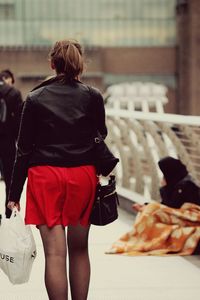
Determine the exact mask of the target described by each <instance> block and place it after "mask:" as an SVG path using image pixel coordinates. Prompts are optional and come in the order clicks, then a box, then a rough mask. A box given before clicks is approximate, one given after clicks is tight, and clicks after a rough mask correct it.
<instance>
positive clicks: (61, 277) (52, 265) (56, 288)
mask: <svg viewBox="0 0 200 300" xmlns="http://www.w3.org/2000/svg"><path fill="white" fill-rule="evenodd" d="M38 228H39V230H40V235H41V238H42V242H43V246H44V254H45V285H46V289H47V293H48V296H49V299H50V300H67V299H68V286H67V272H66V256H67V248H66V237H65V229H64V228H63V226H62V225H57V226H54V227H52V228H48V227H47V226H46V225H40V226H38Z"/></svg>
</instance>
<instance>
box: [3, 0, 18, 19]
mask: <svg viewBox="0 0 200 300" xmlns="http://www.w3.org/2000/svg"><path fill="white" fill-rule="evenodd" d="M14 18H15V4H14V3H6V2H5V3H1V2H0V20H1V21H2V20H13V19H14Z"/></svg>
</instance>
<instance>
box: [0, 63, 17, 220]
mask: <svg viewBox="0 0 200 300" xmlns="http://www.w3.org/2000/svg"><path fill="white" fill-rule="evenodd" d="M14 83H15V78H14V75H13V73H12V72H11V71H10V70H8V69H7V70H3V71H1V72H0V161H1V163H0V167H1V170H0V172H1V177H2V179H3V180H4V181H5V186H6V201H5V203H6V206H5V207H6V211H5V213H6V217H7V218H9V217H10V214H11V211H10V209H8V208H7V200H8V190H9V185H10V181H11V174H12V167H13V163H14V159H15V151H16V139H17V133H18V126H19V116H20V109H21V105H22V97H21V93H20V91H19V90H17V89H16V88H15V87H14Z"/></svg>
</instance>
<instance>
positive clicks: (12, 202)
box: [7, 201, 20, 211]
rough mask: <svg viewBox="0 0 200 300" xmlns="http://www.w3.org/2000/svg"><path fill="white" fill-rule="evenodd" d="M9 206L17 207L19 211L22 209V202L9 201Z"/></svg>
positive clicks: (11, 207)
mask: <svg viewBox="0 0 200 300" xmlns="http://www.w3.org/2000/svg"><path fill="white" fill-rule="evenodd" d="M7 207H8V208H9V209H11V210H13V208H14V207H16V208H17V209H18V211H20V204H19V203H18V202H14V201H9V202H8V204H7Z"/></svg>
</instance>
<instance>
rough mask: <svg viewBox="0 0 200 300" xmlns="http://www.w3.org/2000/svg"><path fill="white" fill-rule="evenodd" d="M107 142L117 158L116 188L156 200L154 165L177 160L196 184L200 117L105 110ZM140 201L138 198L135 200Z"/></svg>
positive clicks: (199, 177)
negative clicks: (167, 157)
mask: <svg viewBox="0 0 200 300" xmlns="http://www.w3.org/2000/svg"><path fill="white" fill-rule="evenodd" d="M106 115H107V125H108V129H109V136H108V138H107V142H108V144H109V146H110V147H111V149H112V150H113V152H114V153H115V154H116V155H117V156H118V157H119V158H120V163H119V164H118V166H117V168H116V171H115V172H116V176H117V182H118V185H119V187H121V188H122V190H127V191H128V193H129V196H130V192H131V191H132V192H133V193H134V195H135V193H137V194H139V195H140V196H142V197H144V199H145V201H147V200H151V199H154V200H158V201H159V199H160V194H159V187H160V180H161V178H162V173H161V172H160V170H159V168H158V165H157V162H158V160H159V159H160V158H162V157H164V156H168V155H170V156H173V157H178V158H180V159H181V161H182V162H183V163H184V164H185V165H186V167H187V169H188V171H189V172H190V173H191V174H192V176H193V178H194V180H196V182H197V183H198V184H200V117H198V116H183V115H173V114H158V113H151V112H148V113H144V112H136V111H129V110H120V109H118V110H117V109H109V108H108V109H106ZM139 198H140V199H141V197H139Z"/></svg>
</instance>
